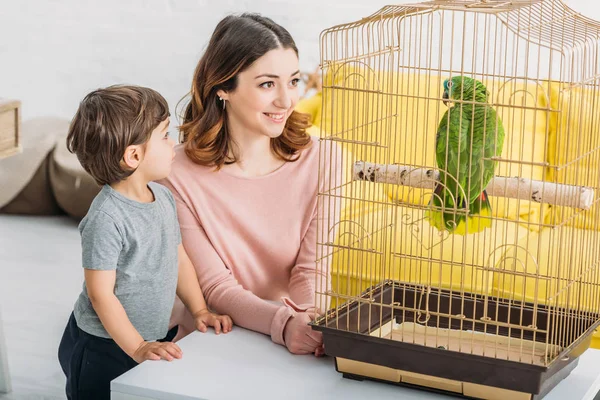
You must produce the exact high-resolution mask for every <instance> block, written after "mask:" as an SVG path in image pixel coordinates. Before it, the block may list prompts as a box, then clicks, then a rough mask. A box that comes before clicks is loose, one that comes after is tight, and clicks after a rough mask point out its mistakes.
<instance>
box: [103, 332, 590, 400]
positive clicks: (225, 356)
mask: <svg viewBox="0 0 600 400" xmlns="http://www.w3.org/2000/svg"><path fill="white" fill-rule="evenodd" d="M178 344H179V346H180V347H181V349H182V351H183V358H182V359H180V360H175V361H173V362H170V363H169V362H166V361H154V362H145V363H143V364H141V365H139V366H138V367H136V368H134V369H132V370H131V371H129V372H127V373H126V374H124V375H122V376H120V377H119V378H117V379H115V380H114V381H113V382H112V384H111V388H112V399H113V400H148V399H161V400H192V399H206V400H208V399H210V400H214V399H260V400H263V399H264V400H266V399H286V400H288V399H289V400H292V399H311V400H316V399H323V400H325V399H327V400H331V399H344V400H347V399H348V400H350V399H357V400H358V399H360V400H364V399H369V398H377V400H386V399H394V400H398V399H402V400H425V399H440V400H443V399H449V397H447V396H443V395H439V394H435V393H431V392H426V391H421V390H416V389H410V388H405V387H400V386H395V385H391V384H385V383H378V382H372V381H368V380H365V381H362V382H358V381H353V380H350V379H346V378H343V377H342V374H340V373H338V372H336V371H335V367H334V361H333V359H332V358H331V357H321V358H316V357H314V356H312V355H309V356H296V355H293V354H290V353H289V352H288V351H287V350H286V349H285V348H284V347H283V346H279V345H276V344H274V343H272V342H271V339H270V338H269V337H267V336H264V335H262V334H258V333H255V332H251V331H248V330H245V329H243V328H240V327H237V326H236V327H234V329H233V330H232V331H231V332H230V333H228V334H227V335H219V336H217V335H215V334H214V333H213V331H209V332H208V333H205V334H202V333H199V332H196V333H193V334H191V335H189V336H187V337H186V338H184V339H183V340H181V341H180V342H179V343H178ZM599 389H600V350H592V349H590V350H588V351H586V352H585V353H584V354H583V355H582V356H581V357H580V360H579V366H578V367H577V368H575V369H574V370H573V372H572V373H571V374H570V375H569V377H568V378H567V379H565V380H563V381H562V382H561V383H559V384H558V385H557V386H556V387H555V388H554V389H553V390H552V392H550V394H548V395H547V396H546V397H545V398H544V400H565V399H569V400H580V399H585V400H592V399H593V398H594V395H595V394H596V392H598V390H599Z"/></svg>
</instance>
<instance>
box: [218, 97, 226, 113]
mask: <svg viewBox="0 0 600 400" xmlns="http://www.w3.org/2000/svg"><path fill="white" fill-rule="evenodd" d="M219 100H221V101H222V102H223V110H224V109H225V100H223V98H222V97H221V96H219Z"/></svg>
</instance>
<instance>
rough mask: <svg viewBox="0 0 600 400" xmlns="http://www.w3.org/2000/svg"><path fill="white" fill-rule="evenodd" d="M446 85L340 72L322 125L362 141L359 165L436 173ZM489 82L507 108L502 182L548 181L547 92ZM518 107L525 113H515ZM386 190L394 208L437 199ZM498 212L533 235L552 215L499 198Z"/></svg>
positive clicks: (329, 77)
mask: <svg viewBox="0 0 600 400" xmlns="http://www.w3.org/2000/svg"><path fill="white" fill-rule="evenodd" d="M446 78H447V77H445V76H439V75H434V74H432V75H425V74H415V73H394V72H385V71H377V72H376V71H373V70H370V69H367V68H364V67H360V66H356V65H354V64H344V65H341V66H340V65H333V66H331V67H330V68H329V69H327V70H326V71H325V75H324V82H325V85H324V88H323V93H322V96H323V104H324V110H323V112H322V114H321V115H320V116H318V118H315V124H320V125H321V126H322V127H324V129H325V130H326V131H327V132H330V133H331V134H332V136H335V137H337V138H339V139H341V140H353V141H361V142H362V143H363V145H362V146H359V145H352V147H353V148H360V149H361V151H360V153H361V154H360V155H359V154H357V153H358V152H356V151H354V152H355V155H356V156H359V158H356V159H357V160H364V161H370V162H376V163H382V164H393V163H397V164H404V165H411V166H415V167H434V166H436V161H435V137H436V132H437V127H438V124H439V121H440V119H441V117H442V116H443V114H444V113H445V112H446V110H447V108H446V107H445V106H444V104H443V103H442V101H441V94H442V90H441V88H442V82H443V80H444V79H446ZM483 82H484V83H485V84H487V85H488V89H489V90H490V91H491V92H492V96H493V101H494V102H497V103H499V104H501V105H503V106H500V107H497V111H498V114H499V115H500V117H501V119H502V121H503V124H504V127H505V131H506V139H505V144H504V149H503V153H502V157H503V158H505V159H508V160H510V162H500V163H499V166H498V169H497V172H496V173H497V175H500V176H521V177H524V178H529V179H537V180H541V179H544V177H545V176H544V172H545V168H544V162H545V156H546V149H545V148H546V137H547V130H548V124H547V123H546V121H547V114H548V113H547V111H546V110H545V109H546V108H547V107H548V104H549V95H548V93H547V85H546V86H541V85H536V84H535V83H527V84H524V83H516V82H513V81H511V82H508V83H506V84H505V85H504V86H503V87H502V88H501V87H500V86H499V83H498V82H490V81H486V80H484V81H483ZM386 93H387V94H386ZM390 93H402V96H394V95H392V94H390ZM515 105H516V106H518V107H520V108H515V107H512V106H515ZM509 106H510V107H509ZM522 107H529V108H533V109H524V108H522ZM534 148H535V151H534ZM382 186H384V190H385V192H386V193H387V195H388V197H389V198H390V199H392V200H395V201H400V202H403V203H410V204H420V205H426V204H428V202H429V198H430V193H431V191H424V190H421V189H415V188H411V187H403V186H396V185H391V184H385V185H382ZM491 204H492V209H493V210H494V215H495V216H498V217H502V218H509V219H512V220H519V221H521V222H523V223H524V224H527V226H528V227H529V228H530V229H536V224H540V223H542V222H543V221H544V217H545V215H544V213H545V211H546V210H547V206H541V205H540V204H537V203H532V202H529V201H521V200H515V199H506V198H501V197H497V198H493V199H492V201H491ZM530 224H531V225H530Z"/></svg>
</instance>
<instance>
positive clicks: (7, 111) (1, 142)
mask: <svg viewBox="0 0 600 400" xmlns="http://www.w3.org/2000/svg"><path fill="white" fill-rule="evenodd" d="M20 151H21V102H20V101H18V100H8V99H0V158H4V157H8V156H11V155H13V154H16V153H18V152H20Z"/></svg>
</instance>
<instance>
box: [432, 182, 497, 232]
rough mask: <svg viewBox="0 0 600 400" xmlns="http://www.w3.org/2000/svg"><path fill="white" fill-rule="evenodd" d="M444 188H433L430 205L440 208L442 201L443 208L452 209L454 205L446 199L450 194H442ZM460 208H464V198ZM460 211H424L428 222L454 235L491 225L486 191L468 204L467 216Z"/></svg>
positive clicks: (490, 210) (476, 230)
mask: <svg viewBox="0 0 600 400" xmlns="http://www.w3.org/2000/svg"><path fill="white" fill-rule="evenodd" d="M443 191H444V189H443V188H442V187H441V186H439V185H438V187H436V189H435V192H434V193H435V194H434V196H432V198H431V202H430V205H432V206H433V207H436V208H438V209H441V208H442V202H443V203H444V208H445V209H448V210H453V209H454V206H453V205H452V204H448V203H451V201H448V200H449V198H450V196H444V195H443ZM461 208H463V209H464V208H465V203H464V200H463V201H462V204H461ZM465 217H466V216H465V215H464V214H461V213H454V212H453V211H449V212H442V211H440V210H427V211H425V218H426V219H427V220H428V221H429V224H430V225H431V226H433V227H435V228H437V229H438V230H440V231H443V230H445V231H448V232H450V233H453V234H455V235H466V234H471V233H478V232H481V231H483V230H484V229H486V228H490V227H491V226H492V219H491V217H492V207H491V205H490V201H489V199H488V195H487V192H486V191H485V190H484V191H483V192H482V193H481V195H480V196H479V197H478V198H477V200H475V201H474V202H473V203H471V204H470V206H469V216H468V217H467V218H465Z"/></svg>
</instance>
